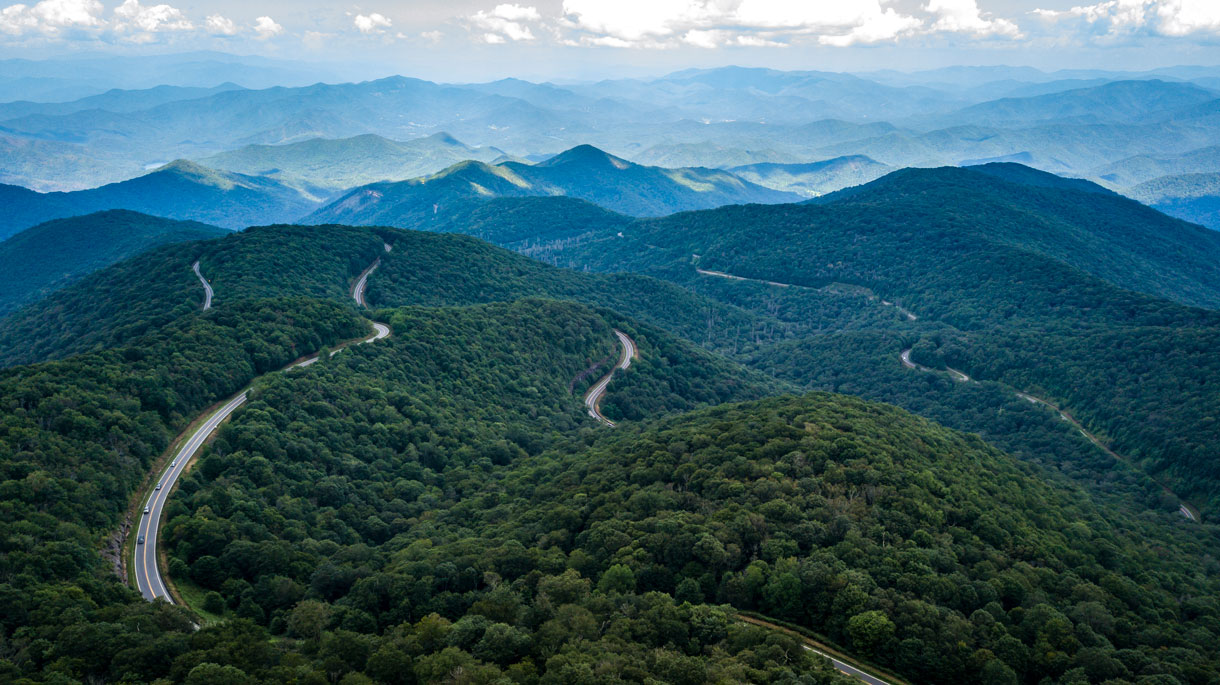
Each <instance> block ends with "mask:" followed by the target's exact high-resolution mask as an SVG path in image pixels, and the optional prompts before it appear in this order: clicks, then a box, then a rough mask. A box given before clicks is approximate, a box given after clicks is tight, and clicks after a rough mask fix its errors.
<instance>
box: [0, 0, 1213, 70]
mask: <svg viewBox="0 0 1220 685" xmlns="http://www.w3.org/2000/svg"><path fill="white" fill-rule="evenodd" d="M3 3H4V0H0V52H3V54H4V55H5V56H8V57H22V56H26V57H45V56H51V55H59V54H65V53H71V52H74V51H85V50H87V51H97V50H99V49H100V50H104V51H108V52H119V53H134V54H140V53H155V52H169V51H184V50H196V49H214V50H223V51H227V52H234V53H239V54H258V55H266V56H272V57H283V58H291V59H305V60H313V61H324V62H343V63H349V64H351V63H356V64H363V65H367V66H368V69H369V70H370V71H371V72H372V71H377V72H387V73H388V72H399V73H411V74H415V75H420V76H425V77H429V78H440V79H482V78H497V77H500V76H507V75H519V76H523V77H532V78H565V77H570V78H599V77H605V76H614V75H620V74H641V73H659V72H664V71H669V70H672V69H675V68H682V67H685V66H714V65H718V64H730V63H731V64H747V65H754V66H773V67H776V68H785V69H792V68H816V69H830V70H840V71H865V70H871V69H879V68H898V69H906V70H910V69H920V68H932V67H938V66H946V65H952V64H1014V65H1031V66H1037V67H1041V68H1046V69H1050V68H1061V67H1115V68H1126V69H1141V68H1152V67H1157V66H1167V65H1171V64H1207V65H1215V64H1220V0H536V1H532V0H520V1H519V2H507V3H501V2H487V1H484V0H412V1H410V2H386V1H380V0H362V2H360V3H352V4H347V5H344V4H339V3H334V2H323V1H318V0H299V1H297V2H293V3H284V2H269V1H267V0H243V1H237V0H217V1H215V2H189V1H176V2H175V1H171V2H169V3H161V2H155V1H147V2H146V1H143V0H110V1H106V0H42V1H41V2H26V3H22V4H9V5H5V4H3Z"/></svg>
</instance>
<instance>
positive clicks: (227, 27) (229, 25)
mask: <svg viewBox="0 0 1220 685" xmlns="http://www.w3.org/2000/svg"><path fill="white" fill-rule="evenodd" d="M204 27H205V28H206V29H207V31H208V33H210V34H212V35H214V36H233V35H236V34H237V24H234V23H233V20H232V19H230V18H228V17H224V16H221V15H219V14H213V15H211V16H209V17H208V18H207V20H206V21H205V22H204Z"/></svg>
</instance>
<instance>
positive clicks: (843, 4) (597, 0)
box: [561, 0, 923, 47]
mask: <svg viewBox="0 0 1220 685" xmlns="http://www.w3.org/2000/svg"><path fill="white" fill-rule="evenodd" d="M886 2H888V0H835V1H834V2H811V1H806V2H793V1H792V0H615V1H614V2H606V0H564V3H563V18H562V20H561V23H562V24H563V25H565V26H566V27H568V28H570V29H572V30H574V31H576V32H577V33H578V34H580V41H579V42H582V43H585V44H602V45H604V44H618V45H631V46H637V47H665V46H668V45H670V44H673V43H674V42H675V39H677V42H681V43H686V44H690V45H696V46H699V47H711V46H713V45H739V46H753V47H756V46H768V47H778V46H783V45H786V44H787V43H786V42H785V41H789V40H801V39H812V40H815V41H816V42H820V43H822V44H824V45H853V44H857V43H876V42H881V41H887V40H894V39H896V38H898V37H900V36H903V35H907V34H911V33H915V32H917V31H918V30H919V29H920V28H921V27H922V26H923V21H922V20H920V19H918V18H916V17H913V16H909V15H906V14H902V13H900V12H898V11H897V10H895V9H894V8H892V7H882V5H883V4H886ZM606 39H612V42H610V41H607V40H606Z"/></svg>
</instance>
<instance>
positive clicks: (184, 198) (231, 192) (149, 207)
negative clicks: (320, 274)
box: [0, 160, 319, 239]
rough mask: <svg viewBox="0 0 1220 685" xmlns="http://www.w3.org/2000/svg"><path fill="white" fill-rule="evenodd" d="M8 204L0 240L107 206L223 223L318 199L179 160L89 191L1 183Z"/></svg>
mask: <svg viewBox="0 0 1220 685" xmlns="http://www.w3.org/2000/svg"><path fill="white" fill-rule="evenodd" d="M0 195H4V196H5V197H6V198H7V202H6V205H7V206H8V207H9V208H10V212H9V213H7V214H6V215H5V216H4V217H3V218H2V219H0V239H2V238H6V237H8V236H9V235H12V234H13V233H16V232H18V231H20V230H22V229H25V228H29V227H30V226H33V225H36V224H39V223H42V222H44V221H49V220H51V219H58V218H65V217H69V216H76V215H80V214H90V213H93V212H98V211H103V210H107V209H127V210H131V211H134V212H141V213H143V214H151V215H154V216H160V217H165V218H167V219H178V220H183V221H200V222H203V223H209V224H212V225H214V226H220V227H222V228H231V229H237V228H245V227H246V226H250V225H254V224H265V223H273V222H276V221H288V220H291V219H294V218H296V217H299V216H301V215H303V214H305V213H307V212H309V211H310V210H311V209H312V208H314V207H316V206H317V204H318V202H319V199H318V198H314V197H313V196H311V195H309V194H308V192H306V191H304V190H300V189H297V188H291V187H288V186H285V185H283V184H281V183H279V182H277V181H274V180H271V179H267V178H260V177H254V176H243V175H241V174H233V173H229V172H225V171H216V170H214V169H208V168H205V167H202V166H199V165H198V164H194V163H192V162H187V161H183V160H179V161H177V162H173V163H171V164H167V165H165V166H163V167H161V168H159V169H157V170H155V171H152V172H150V173H148V174H146V175H144V176H140V177H138V178H134V179H131V180H129V181H123V182H121V183H112V184H109V185H104V186H101V187H99V188H92V189H90V190H80V191H75V192H69V193H61V192H54V193H35V192H33V191H30V190H26V189H25V188H18V187H15V186H0Z"/></svg>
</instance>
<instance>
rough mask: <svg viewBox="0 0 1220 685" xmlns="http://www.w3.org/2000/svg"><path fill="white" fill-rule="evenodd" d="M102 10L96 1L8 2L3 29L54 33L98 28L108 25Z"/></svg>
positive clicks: (1, 20)
mask: <svg viewBox="0 0 1220 685" xmlns="http://www.w3.org/2000/svg"><path fill="white" fill-rule="evenodd" d="M102 9H103V8H102V3H100V2H98V1H97V0H42V2H40V3H38V4H36V5H34V6H33V7H31V6H29V5H21V4H18V5H9V6H8V7H5V8H4V9H3V10H0V31H3V32H4V33H8V34H13V35H23V34H27V33H41V34H43V35H47V36H55V35H58V34H60V33H61V32H62V31H64V30H65V29H96V28H100V27H102V26H104V25H105V24H106V21H105V20H104V19H102V16H101V15H102Z"/></svg>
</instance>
